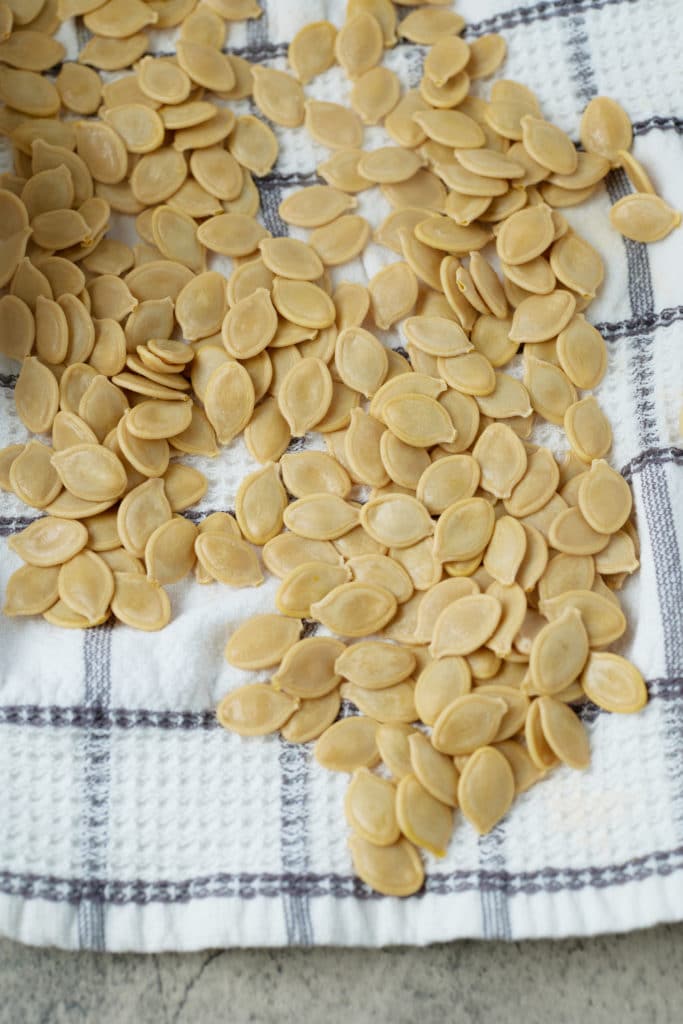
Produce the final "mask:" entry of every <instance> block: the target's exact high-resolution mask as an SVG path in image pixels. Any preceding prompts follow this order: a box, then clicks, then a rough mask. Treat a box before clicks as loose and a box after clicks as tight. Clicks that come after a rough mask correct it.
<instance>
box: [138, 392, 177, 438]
mask: <svg viewBox="0 0 683 1024" xmlns="http://www.w3.org/2000/svg"><path fill="white" fill-rule="evenodd" d="M191 421H192V403H191V402H160V401H158V400H155V399H151V400H149V401H146V402H141V403H140V404H139V405H136V406H135V408H133V409H132V410H131V412H130V414H129V416H128V418H127V420H126V426H127V429H128V430H129V431H130V433H131V434H133V435H134V436H135V437H139V438H142V439H144V440H160V439H162V438H170V437H174V436H175V435H176V434H180V433H182V432H183V430H186V429H187V428H188V427H189V426H190V423H191Z"/></svg>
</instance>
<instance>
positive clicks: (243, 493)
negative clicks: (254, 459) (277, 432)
mask: <svg viewBox="0 0 683 1024" xmlns="http://www.w3.org/2000/svg"><path fill="white" fill-rule="evenodd" d="M286 505H287V494H286V492H285V489H284V487H283V486H282V484H281V483H280V476H279V472H278V467H277V466H276V465H275V464H274V463H272V462H271V463H267V464H266V465H265V466H264V467H263V468H262V469H258V470H256V472H255V473H250V474H249V475H248V476H246V477H245V478H244V480H243V481H242V483H241V484H240V486H239V488H238V491H237V495H236V498H235V515H236V517H237V522H238V524H239V527H240V529H241V531H242V534H243V535H244V537H245V538H246V540H249V541H251V543H252V544H258V545H259V546H263V545H264V544H265V543H266V541H268V540H271V538H272V537H275V536H276V535H277V534H278V533H279V532H280V531H281V529H282V513H283V511H284V509H285V508H286Z"/></svg>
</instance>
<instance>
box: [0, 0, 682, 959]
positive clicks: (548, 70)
mask: <svg viewBox="0 0 683 1024" xmlns="http://www.w3.org/2000/svg"><path fill="white" fill-rule="evenodd" d="M266 6H267V16H265V17H264V18H262V19H260V20H259V21H258V22H252V23H251V24H250V25H249V26H248V27H246V26H243V25H239V26H236V27H234V28H233V30H232V32H231V35H230V38H229V41H228V46H229V47H230V48H233V47H236V48H237V49H238V51H239V52H245V53H246V54H247V55H248V56H250V57H251V59H264V60H266V61H267V62H268V63H271V64H272V65H273V66H276V67H282V66H284V60H283V57H282V54H283V53H284V52H285V51H286V46H285V45H283V44H286V42H287V41H288V40H289V39H291V37H292V35H293V34H294V32H295V31H296V30H297V29H298V28H299V27H300V26H301V25H302V24H304V23H306V22H307V21H310V20H315V19H318V18H322V17H329V18H330V19H331V20H333V21H335V22H336V23H337V24H341V22H342V20H343V11H344V3H343V2H342V0H330V2H327V3H326V2H324V0H299V2H296V3H287V4H285V3H278V2H276V0H271V2H270V3H269V4H267V5H266ZM399 10H400V11H403V10H405V9H399ZM458 10H459V11H460V12H461V13H462V14H463V15H464V16H465V17H466V18H467V19H468V21H469V22H470V28H469V29H468V31H467V33H466V37H468V38H472V37H474V36H475V35H480V34H482V33H484V32H486V31H499V32H502V34H503V35H504V36H505V38H506V40H507V42H508V47H509V55H508V60H507V62H506V64H505V65H504V67H503V69H502V70H501V72H500V76H501V77H502V76H505V77H513V78H518V79H519V80H521V81H523V82H525V83H526V84H528V85H529V86H531V87H532V88H533V89H535V90H536V92H537V93H538V95H539V98H540V100H541V103H542V107H543V111H544V113H545V115H546V116H547V117H548V118H550V119H551V120H553V121H555V122H556V123H558V124H559V125H560V126H561V127H563V128H565V129H566V130H567V131H568V132H570V134H571V135H572V136H573V137H574V138H577V135H578V122H579V118H580V114H581V111H582V109H583V107H584V106H585V104H586V103H587V101H588V100H589V99H590V98H591V96H592V95H596V94H607V95H610V96H613V97H615V98H617V99H619V100H620V101H621V102H622V103H623V105H624V107H625V108H626V110H627V111H628V113H629V115H630V116H631V118H632V120H633V122H634V123H635V125H636V139H635V145H634V153H635V155H636V156H637V157H638V158H639V159H641V160H642V161H643V162H644V163H645V165H646V167H647V168H648V170H649V172H650V173H651V175H652V178H653V180H654V181H655V183H656V184H657V186H658V187H660V189H661V190H662V193H663V195H664V197H665V198H666V199H667V200H668V201H669V202H670V203H671V204H672V205H674V206H676V207H678V208H683V178H682V177H681V175H680V173H678V171H679V169H680V160H681V155H682V148H683V147H682V145H681V133H682V131H683V122H682V121H681V120H680V118H679V116H678V115H679V114H680V110H679V106H678V104H679V97H680V94H681V84H682V83H681V71H680V52H679V51H680V48H679V46H678V40H679V39H680V37H681V34H682V32H683V5H681V4H680V2H678V0H593V2H592V3H591V2H589V0H546V2H543V3H523V4H518V5H513V4H512V3H510V4H509V5H508V4H507V3H506V2H505V0H461V2H460V3H459V4H458ZM163 35H165V36H166V38H164V37H163ZM163 35H162V34H161V33H159V34H158V35H157V38H156V40H155V46H156V48H157V49H158V50H160V51H167V50H169V49H170V48H171V47H172V38H170V35H169V34H163ZM61 37H62V38H63V39H64V41H65V42H66V43H67V44H68V45H69V49H70V54H74V53H75V52H76V40H75V36H74V32H73V28H72V27H71V26H67V27H65V28H64V29H63V30H62V33H61ZM421 60H422V56H421V52H420V50H419V49H418V48H416V47H412V46H407V45H402V46H399V47H397V48H396V49H395V50H393V51H389V52H388V53H387V56H386V63H387V64H388V66H390V67H392V68H394V69H395V70H397V71H398V72H399V73H400V74H401V77H402V79H403V81H404V82H405V83H407V84H410V85H414V84H416V82H417V80H418V79H419V75H420V67H421ZM488 87H489V83H484V84H483V87H482V89H481V91H482V92H483V93H484V94H485V93H486V92H487V90H488ZM307 92H308V94H309V95H312V96H316V97H319V98H329V99H335V100H336V99H339V98H340V96H343V95H345V94H346V92H347V84H346V83H345V82H344V79H343V77H342V76H341V73H340V72H339V70H338V69H333V70H331V71H329V72H328V73H326V74H325V75H323V76H321V78H319V79H318V80H316V81H314V82H313V83H311V85H310V86H308V87H307ZM240 107H241V108H243V109H245V110H246V109H249V104H248V103H243V104H241V105H240ZM278 135H279V137H280V139H281V143H282V153H281V157H280V160H279V162H278V165H277V167H276V168H275V171H274V173H273V174H272V175H270V176H269V177H268V179H266V180H265V181H263V182H262V183H261V184H262V198H263V207H264V220H265V223H266V224H267V226H268V227H269V228H270V229H271V230H272V231H274V232H279V233H281V232H282V231H283V229H284V226H283V225H282V224H281V223H280V222H279V219H278V218H277V214H276V210H277V204H278V202H279V201H280V199H281V198H282V197H283V196H284V195H286V194H287V193H288V192H289V191H291V190H292V189H293V188H295V187H299V184H300V183H305V182H307V181H310V180H313V179H312V177H311V174H312V172H313V171H314V168H315V165H316V164H317V163H318V162H320V160H322V159H324V158H325V156H326V151H324V150H323V149H322V148H321V147H318V146H316V145H315V144H312V143H311V141H310V140H309V139H308V137H307V135H306V133H305V132H304V130H303V129H298V130H295V131H287V132H286V133H283V132H282V131H281V130H278ZM383 139H384V137H383V133H382V132H381V130H380V129H372V130H368V131H367V132H366V146H368V147H373V146H375V145H379V144H381V143H382V141H383ZM625 188H626V185H625V180H624V178H623V175H620V174H616V175H611V176H610V179H609V181H608V184H607V188H601V189H600V190H599V191H598V193H597V194H596V196H595V197H594V198H592V199H591V201H590V202H589V203H588V204H586V205H585V206H584V207H581V208H580V209H571V210H569V211H567V216H568V219H569V220H570V221H571V223H572V224H573V225H574V226H576V227H577V228H578V229H579V230H580V231H581V233H582V234H584V235H585V237H586V238H588V240H589V241H590V242H591V243H592V244H593V245H595V246H596V247H597V248H598V250H599V251H600V252H601V254H602V256H603V258H604V259H605V262H606V265H607V276H606V281H605V284H604V286H603V289H602V291H601V293H600V295H599V298H598V299H597V301H596V302H595V303H594V304H593V305H592V306H591V308H590V310H589V314H588V315H589V317H590V319H591V320H592V321H593V322H596V323H598V325H599V326H600V327H601V329H602V331H603V334H604V336H605V338H606V340H607V343H608V347H609V356H610V361H609V372H608V375H607V377H606V378H605V380H604V382H603V383H602V385H601V386H600V388H599V391H598V396H599V399H600V401H601V403H602V405H603V406H604V408H605V409H606V411H607V413H608V415H609V417H610V419H611V422H612V424H613V427H614V448H613V451H612V453H611V459H612V463H613V465H615V466H616V467H618V468H620V469H622V471H624V472H625V473H626V475H627V476H628V478H629V479H631V480H632V482H633V488H634V495H635V501H636V509H637V514H638V524H639V529H640V533H641V540H642V569H641V571H640V573H639V574H637V576H636V577H635V578H634V579H633V580H631V581H630V582H629V583H628V584H627V586H626V587H625V589H624V591H623V592H622V597H623V603H624V605H625V608H626V611H627V615H628V618H629V623H630V625H629V630H628V633H627V635H626V637H625V638H624V640H623V642H622V644H621V647H620V649H621V651H622V652H623V653H625V654H626V655H627V656H629V657H631V658H633V660H634V661H635V662H636V664H637V665H638V666H639V668H640V669H641V670H642V671H643V673H644V675H645V677H646V679H647V680H648V683H649V685H650V692H651V696H652V699H651V702H650V704H649V706H648V708H647V709H646V711H645V712H644V713H642V714H640V715H637V716H632V717H624V718H620V717H617V716H608V715H604V714H590V713H589V714H588V715H587V718H586V721H587V725H588V728H589V730H590V733H591V744H592V750H593V763H592V765H591V768H590V770H589V771H587V772H585V773H582V774H580V773H576V772H572V771H570V770H568V769H560V770H558V771H556V772H554V773H553V774H552V776H551V777H550V778H549V780H548V781H546V782H544V783H543V784H541V785H538V786H537V787H535V788H534V789H533V790H532V791H531V792H529V793H528V794H525V795H524V796H523V797H522V798H520V799H519V800H518V801H517V803H516V804H515V807H514V809H513V811H512V812H511V813H510V814H509V815H508V817H507V818H506V819H505V821H504V822H503V823H502V824H501V825H500V826H499V827H498V828H497V829H496V830H495V831H494V832H493V833H492V834H491V835H489V836H487V837H484V838H483V839H477V838H476V836H475V835H474V832H473V831H472V830H471V829H470V828H469V826H467V825H466V824H465V823H464V822H463V821H462V820H460V821H459V822H458V824H457V827H456V832H455V836H454V839H453V842H452V844H451V847H450V850H449V853H448V856H447V857H446V858H445V859H444V860H443V861H436V860H435V859H434V858H428V882H427V889H426V892H425V894H424V895H421V896H419V897H417V898H413V899H409V900H403V901H400V900H396V899H386V898H380V897H377V895H376V894H370V893H369V891H368V890H367V889H366V888H365V887H364V886H363V885H361V884H360V883H359V882H358V881H357V880H355V879H354V878H353V874H352V869H351V862H350V858H349V856H348V853H347V850H346V828H345V824H344V819H343V813H342V800H343V794H344V791H345V788H346V783H347V780H346V778H345V777H339V776H336V775H333V774H330V773H327V772H324V771H323V770H322V769H320V768H319V767H318V766H317V765H316V764H315V763H313V762H312V761H311V759H310V756H309V753H310V752H309V751H308V750H307V749H306V748H293V747H289V746H288V745H287V744H284V743H283V742H282V741H280V740H279V739H277V738H271V739H267V740H242V739H240V738H239V737H237V736H232V735H228V734H227V733H224V732H223V731H221V730H219V729H218V728H217V727H215V725H214V722H213V714H212V709H213V707H214V706H215V703H216V702H217V700H218V699H219V698H220V697H221V696H222V695H223V694H224V693H225V692H226V691H227V690H229V689H230V688H232V687H235V686H237V685H240V684H241V683H242V682H243V681H245V680H246V679H247V678H251V677H250V676H249V675H248V674H247V673H240V672H238V671H236V670H234V669H231V668H230V667H229V666H228V665H227V664H226V663H225V661H224V660H223V657H222V652H223V647H224V644H225V641H226V638H227V636H228V635H229V633H230V632H231V631H232V629H234V627H235V626H236V625H237V624H238V623H239V622H240V621H242V620H243V619H244V618H245V617H247V616H249V615H251V614H253V613H254V612H258V611H265V610H269V609H270V608H271V607H272V599H273V593H274V590H275V587H276V583H277V581H275V580H272V579H268V580H267V582H266V584H265V585H264V586H263V587H261V588H259V589H256V590H253V591H239V592H231V591H230V590H229V589H227V588H222V587H220V586H218V585H216V586H210V587H199V586H197V585H195V584H194V583H190V582H189V581H186V582H184V583H183V584H179V585H178V586H176V587H174V588H171V590H172V595H171V596H172V604H173V613H174V614H173V622H172V623H171V625H170V626H169V627H168V629H166V630H165V631H164V633H163V634H141V633H135V632H132V631H131V630H129V629H127V628H126V627H123V626H121V625H116V626H115V627H114V628H111V627H110V626H109V627H102V628H101V629H98V630H96V631H91V632H90V633H88V634H87V635H82V634H80V633H78V632H60V631H58V630H57V629H55V628H53V627H51V626H49V625H48V624H47V623H45V622H44V621H42V619H37V620H26V621H21V620H9V619H6V618H0V778H2V785H1V786H0V933H3V934H7V935H9V936H12V937H14V938H18V939H21V940H23V941H26V942H32V943H40V944H46V943H53V944H57V945H60V946H64V947H69V948H78V947H89V948H96V949H97V948H99V949H103V948H106V949H112V950H123V949H134V950H143V951H152V950H161V949H178V950H188V949H197V948H201V947H206V946H233V945H284V944H295V943H303V944H312V943H319V944H325V943H337V944H368V945H375V944H385V943H399V942H400V943H416V944H421V943H427V942H432V941H436V940H440V939H450V938H455V937H459V936H476V937H504V938H515V939H518V938H524V937H531V936H536V937H538V936H561V935H566V934H591V933H595V932H599V931H612V930H625V929H629V928H635V927H640V926H644V925H647V924H651V923H654V922H656V921H660V920H673V919H678V918H681V917H683V744H682V740H683V679H682V676H683V655H682V648H683V631H682V628H681V603H682V602H683V573H682V569H681V558H680V552H681V544H682V542H683V536H682V534H683V520H682V519H681V515H680V508H681V505H682V499H683V484H682V480H683V475H682V471H681V461H682V460H683V452H681V450H680V444H681V439H680V436H679V433H678V413H679V409H680V407H681V404H682V403H683V393H682V392H683V373H682V370H683V357H682V355H681V353H682V352H683V326H682V321H683V305H682V302H683V300H682V298H681V286H680V272H679V267H680V259H681V239H682V238H683V235H681V232H680V231H679V232H676V233H674V234H673V235H672V236H670V237H669V238H668V239H667V240H665V241H664V242H660V243H658V244H657V245H654V246H651V247H649V248H648V249H647V250H645V249H644V247H641V246H637V245H633V244H632V243H625V242H624V240H623V239H622V238H621V237H620V236H618V235H617V234H616V233H615V232H614V231H613V230H612V228H611V227H610V224H609V220H608V210H609V205H610V196H612V198H615V197H618V196H619V195H620V194H622V193H623V191H624V189H625ZM359 209H360V212H361V213H363V214H364V215H366V216H367V217H368V218H369V219H370V220H371V221H372V222H373V223H377V222H378V221H379V220H380V219H381V217H382V216H383V215H384V214H385V213H386V212H387V211H388V208H386V207H385V204H384V202H383V200H382V199H381V197H379V195H378V194H377V193H376V192H373V193H366V194H363V195H362V196H361V197H360V207H359ZM121 230H124V229H123V227H122V226H121ZM393 258H394V257H393V255H392V254H391V253H389V252H388V251H386V250H383V249H380V248H379V247H377V246H374V245H370V246H369V247H368V250H367V251H366V253H365V254H364V258H363V263H362V264H361V263H360V262H357V264H352V265H349V266H347V267H343V268H341V269H340V270H339V271H337V272H336V273H335V278H336V280H343V279H347V280H365V279H366V278H367V276H368V274H372V273H374V272H375V270H376V269H378V267H380V266H381V265H382V264H383V263H385V262H386V261H387V260H389V259H393ZM386 340H387V343H389V344H393V345H394V346H396V345H399V344H401V341H402V339H401V337H400V332H392V333H391V334H390V335H387V336H386ZM16 371H17V366H16V364H10V363H9V362H4V363H3V362H2V361H1V359H0V446H4V445H7V444H11V443H13V442H15V441H19V440H23V439H25V437H26V432H25V430H24V428H23V427H22V425H21V424H20V422H19V421H18V419H17V417H16V414H15V411H14V402H13V396H12V390H11V388H12V379H13V378H12V375H13V374H15V373H16ZM538 436H539V438H540V439H542V440H546V439H547V440H549V441H550V443H553V444H556V443H557V440H558V436H559V435H557V434H550V433H542V432H539V435H538ZM314 443H317V442H314ZM197 465H199V466H200V467H201V468H202V469H203V471H204V472H206V473H207V475H208V476H209V478H210V481H211V486H210V488H209V492H208V494H207V496H206V499H205V500H204V501H203V503H202V505H201V506H200V511H206V510H209V509H211V510H213V509H216V508H225V509H228V508H231V507H232V503H233V499H234V494H235V491H236V488H237V485H238V483H239V481H240V479H241V478H242V476H243V475H244V474H245V473H246V472H248V471H250V470H251V469H252V468H254V465H253V463H252V461H251V459H250V457H249V455H248V453H247V451H246V448H245V446H244V444H243V442H242V441H241V440H238V441H236V442H235V443H233V444H232V445H231V446H230V447H229V448H228V449H226V450H224V451H223V452H222V453H221V455H220V456H219V458H218V459H216V460H213V461H211V460H198V461H197ZM30 514H31V510H27V509H26V508H25V507H23V506H22V505H21V503H20V502H18V501H17V500H15V499H14V498H13V497H12V496H11V495H7V494H4V493H0V533H1V534H3V535H5V536H6V535H9V534H11V533H13V532H16V531H17V530H18V529H21V528H22V527H23V526H24V525H25V519H24V517H26V516H27V515H30ZM18 564H19V560H18V559H17V558H16V557H15V556H14V555H12V554H11V553H10V552H9V551H8V550H7V548H6V545H5V544H4V543H3V544H2V545H0V591H2V590H4V587H5V584H6V581H7V578H8V577H9V575H10V573H11V572H12V571H13V570H14V569H15V568H17V566H18Z"/></svg>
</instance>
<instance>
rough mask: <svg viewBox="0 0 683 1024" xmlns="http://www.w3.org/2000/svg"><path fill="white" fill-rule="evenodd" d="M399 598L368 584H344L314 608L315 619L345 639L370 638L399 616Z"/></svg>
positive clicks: (312, 606)
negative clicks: (396, 615) (369, 636)
mask: <svg viewBox="0 0 683 1024" xmlns="http://www.w3.org/2000/svg"><path fill="white" fill-rule="evenodd" d="M396 607H397V603H396V598H395V597H394V595H393V594H390V593H389V591H387V590H384V589H383V588H382V587H376V586H373V585H372V584H368V583H343V584H342V585H341V586H338V587H335V589H334V590H331V591H330V592H329V593H328V594H327V595H326V596H325V597H324V598H322V600H320V601H317V602H315V603H314V604H312V605H311V615H312V616H313V617H314V618H316V619H318V621H319V622H322V624H323V625H324V626H326V627H327V628H328V629H330V630H331V631H332V632H334V633H338V634H339V635H341V636H368V635H370V634H371V633H376V632H378V631H379V630H380V629H382V628H383V627H384V626H386V624H387V623H388V622H390V621H391V619H393V617H394V615H395V614H396Z"/></svg>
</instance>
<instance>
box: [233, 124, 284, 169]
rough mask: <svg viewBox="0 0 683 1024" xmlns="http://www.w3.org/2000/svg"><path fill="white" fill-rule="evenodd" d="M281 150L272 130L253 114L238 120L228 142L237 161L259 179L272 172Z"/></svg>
mask: <svg viewBox="0 0 683 1024" xmlns="http://www.w3.org/2000/svg"><path fill="white" fill-rule="evenodd" d="M279 148H280V147H279V144H278V141H277V139H276V137H275V134H274V132H273V130H272V128H269V127H268V125H267V124H264V122H263V121H261V120H260V119H259V118H258V117H253V116H252V115H251V114H245V115H243V116H242V117H238V118H237V122H236V124H235V127H234V129H233V131H232V132H231V133H230V138H229V140H228V149H229V151H230V153H231V154H232V155H233V156H234V158H235V160H237V162H238V163H240V164H241V165H242V167H246V168H247V170H249V171H251V172H252V174H256V175H258V176H259V177H262V176H263V175H264V174H268V172H269V171H270V170H272V167H273V164H274V163H275V161H276V160H277V155H278V151H279Z"/></svg>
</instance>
